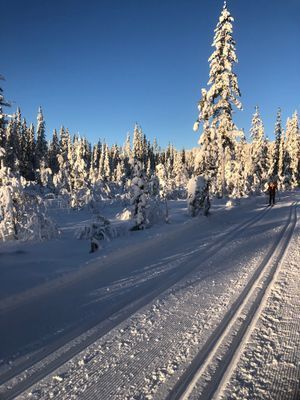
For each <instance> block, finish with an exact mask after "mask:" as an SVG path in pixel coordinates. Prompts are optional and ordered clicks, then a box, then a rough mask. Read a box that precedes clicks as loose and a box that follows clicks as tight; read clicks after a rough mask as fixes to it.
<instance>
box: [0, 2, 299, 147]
mask: <svg viewBox="0 0 300 400" xmlns="http://www.w3.org/2000/svg"><path fill="white" fill-rule="evenodd" d="M0 4H1V39H2V40H1V42H2V51H1V58H0V60H1V61H0V74H2V75H4V76H5V78H6V82H4V83H3V84H2V86H3V89H4V94H5V96H6V98H7V99H9V100H12V101H13V102H14V104H13V109H15V108H16V107H17V106H20V108H21V110H22V113H23V115H24V116H25V117H26V119H27V121H28V122H36V113H37V109H38V106H39V105H41V106H42V108H43V111H44V115H45V119H46V125H47V133H48V135H50V134H51V133H52V130H53V128H55V127H56V128H59V127H60V126H61V125H62V124H63V125H65V127H68V128H69V129H70V131H71V132H72V133H76V132H79V133H80V134H81V135H84V136H86V137H87V138H88V139H89V140H90V141H91V142H93V143H94V142H96V141H97V140H98V138H106V140H107V142H108V143H109V144H110V145H111V144H113V143H115V142H117V143H118V144H123V142H124V140H125V136H126V133H127V131H132V130H133V126H134V123H135V122H136V121H137V122H138V123H140V124H141V126H142V128H143V130H144V132H145V133H146V135H147V137H148V138H150V139H153V138H154V137H157V139H158V142H159V144H160V145H162V146H166V145H167V143H168V142H169V141H170V142H171V143H173V144H174V145H175V146H176V147H178V148H181V147H185V148H191V147H194V146H197V141H198V133H196V134H195V133H194V132H193V130H192V126H193V123H194V121H195V119H196V117H197V108H196V106H197V101H198V100H199V97H200V89H201V88H202V87H205V86H206V83H207V81H208V62H207V59H208V57H209V56H210V54H211V52H212V50H213V49H212V48H211V43H212V40H213V33H214V32H213V31H214V29H215V26H216V23H217V21H218V17H219V14H220V11H221V9H222V5H223V1H222V0H98V1H96V0H95V1H94V0H85V1H83V0H80V1H79V0H52V1H50V0H48V1H42V0H38V1H37V0H14V1H7V0H5V1H4V0H0ZM228 8H229V10H230V11H231V14H232V15H233V17H234V18H235V22H234V38H235V40H236V42H237V55H238V58H239V64H238V65H237V66H236V69H235V72H236V73H237V74H238V78H239V85H240V89H241V92H242V99H241V100H242V102H243V106H244V111H242V112H240V111H237V112H236V114H235V115H234V120H235V122H236V124H237V125H238V127H239V128H244V129H245V131H246V133H247V132H248V131H249V128H250V122H251V116H252V114H253V111H254V106H255V105H256V104H258V105H259V106H260V109H261V114H262V117H263V120H264V123H265V127H266V133H267V134H268V136H269V137H270V138H273V130H274V123H275V118H276V111H277V107H278V106H280V107H281V108H282V111H283V121H284V123H285V121H286V118H287V117H288V116H290V115H291V114H292V113H293V112H294V111H295V109H298V111H300V95H299V93H300V68H299V64H300V45H299V43H300V22H299V21H300V1H299V0H285V1H282V0H252V1H246V0H228Z"/></svg>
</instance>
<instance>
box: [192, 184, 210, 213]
mask: <svg viewBox="0 0 300 400" xmlns="http://www.w3.org/2000/svg"><path fill="white" fill-rule="evenodd" d="M187 189H188V196H187V207H188V213H189V215H191V216H192V217H195V216H197V215H198V214H199V212H200V210H202V211H203V214H204V215H208V212H209V208H210V201H209V183H208V181H207V180H206V179H205V178H204V177H203V176H196V177H192V178H191V179H190V180H189V182H188V185H187Z"/></svg>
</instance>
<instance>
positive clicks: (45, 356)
mask: <svg viewBox="0 0 300 400" xmlns="http://www.w3.org/2000/svg"><path fill="white" fill-rule="evenodd" d="M270 209H271V208H270V207H264V208H263V209H262V210H261V211H260V213H259V214H258V215H256V216H254V217H251V218H249V219H248V220H246V221H245V222H243V223H242V224H240V225H239V226H238V227H234V228H232V229H229V230H228V231H226V232H224V233H223V234H222V235H221V237H220V238H218V242H217V243H212V245H211V246H210V247H209V248H204V249H203V248H202V247H201V246H200V248H199V250H198V251H202V250H203V258H202V260H201V261H200V262H199V261H198V262H197V264H196V265H192V268H191V267H190V268H188V269H187V270H186V271H185V272H184V273H182V270H181V271H180V270H179V272H181V273H179V274H178V266H177V268H175V271H172V269H171V273H170V276H168V277H167V278H168V279H167V281H166V282H165V284H164V285H163V286H162V287H159V288H158V289H155V290H153V291H151V292H150V293H147V294H146V295H145V296H143V297H140V298H139V299H138V300H136V301H134V302H130V303H129V304H126V305H125V306H124V307H123V308H121V309H120V310H119V311H117V312H116V313H115V314H113V315H112V316H110V317H109V318H108V319H107V320H105V321H102V322H100V323H95V325H94V328H90V329H88V330H86V329H85V330H83V331H82V332H80V333H78V334H77V335H76V336H75V337H72V336H71V337H67V338H66V337H63V338H61V340H58V341H57V342H56V343H54V344H53V345H52V346H49V348H48V349H46V350H45V351H42V354H37V355H36V356H34V357H32V358H31V359H30V361H27V362H25V363H24V364H22V365H21V366H17V368H16V370H11V371H8V372H5V373H4V374H2V375H1V376H0V388H1V386H2V385H5V384H8V383H9V381H10V380H12V379H14V378H17V377H18V376H21V375H22V373H24V372H25V371H27V372H28V370H29V369H30V368H32V367H33V368H34V371H33V372H32V374H30V373H29V375H28V376H26V377H25V378H23V379H22V380H21V381H20V382H19V383H17V384H16V385H15V386H13V387H12V388H11V389H10V390H5V391H3V392H2V394H0V398H1V400H11V399H14V398H15V397H16V396H18V395H20V394H22V393H23V392H24V391H26V390H27V389H29V388H30V387H31V386H33V385H34V384H35V383H37V382H38V381H40V380H41V379H43V378H44V377H45V376H47V375H49V374H50V373H51V372H53V371H54V370H56V369H57V368H59V367H60V366H62V365H63V364H64V363H66V362H67V361H69V360H70V359H71V358H72V357H74V356H75V355H77V354H78V353H80V352H81V351H82V350H83V349H85V348H86V347H88V346H89V345H90V344H92V343H94V342H95V341H96V340H97V339H100V338H101V337H103V336H104V335H105V334H106V333H108V332H109V331H110V330H112V329H113V328H114V327H116V326H117V325H119V324H120V323H121V322H123V321H124V320H125V319H127V318H128V317H130V316H131V315H133V314H134V313H135V312H137V311H138V310H140V309H141V308H143V307H145V306H146V305H147V304H149V303H150V302H151V301H153V300H154V299H155V298H156V297H157V296H159V295H160V294H162V293H163V292H165V291H166V290H168V289H169V288H170V287H172V286H173V285H174V284H176V283H178V282H179V281H180V280H181V279H182V278H183V277H185V276H187V275H188V274H189V273H191V272H192V271H194V270H195V269H196V268H197V267H199V266H200V265H202V263H203V262H206V261H207V260H208V259H210V258H211V257H212V256H214V255H215V254H216V253H217V252H219V251H220V250H221V249H222V248H223V246H224V245H225V244H227V243H229V242H231V241H232V240H233V239H234V238H235V237H236V236H237V235H238V234H240V232H242V231H244V230H245V229H247V228H249V227H250V226H252V225H254V224H256V223H257V222H258V221H260V220H261V219H262V218H263V217H264V216H265V215H266V214H267V213H268V212H269V211H270ZM194 254H195V253H193V254H192V255H194ZM192 255H188V256H187V257H184V256H183V257H182V261H181V263H182V262H184V261H187V260H189V258H191V257H192ZM171 262H172V261H171ZM181 263H179V265H180V264H181ZM168 264H170V262H167V263H165V264H163V265H164V266H166V265H168ZM160 266H162V265H160ZM168 272H170V271H167V273H168ZM176 272H177V274H176ZM97 325H99V328H98V329H96V328H97ZM93 329H95V332H93V333H92V334H91V335H88V337H87V338H86V337H85V338H84V339H83V340H82V341H79V340H80V336H81V335H85V334H86V333H87V332H88V331H89V330H93ZM78 341H79V342H78ZM64 347H66V349H65V351H64V352H63V353H61V351H62V350H63V348H64ZM56 352H57V353H58V354H55V353H56Z"/></svg>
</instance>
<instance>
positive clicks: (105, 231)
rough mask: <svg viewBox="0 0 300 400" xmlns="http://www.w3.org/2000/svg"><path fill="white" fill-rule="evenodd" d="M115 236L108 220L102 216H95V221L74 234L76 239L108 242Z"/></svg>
mask: <svg viewBox="0 0 300 400" xmlns="http://www.w3.org/2000/svg"><path fill="white" fill-rule="evenodd" d="M115 236H116V232H115V230H114V228H113V227H112V226H111V224H110V222H109V220H108V219H106V218H104V217H103V216H102V215H97V216H96V219H95V220H93V221H91V223H90V224H89V225H86V226H83V227H81V228H79V229H78V230H77V231H76V232H75V237H76V239H83V240H88V239H90V240H94V239H95V240H97V241H99V240H104V239H105V240H110V239H112V238H114V237H115Z"/></svg>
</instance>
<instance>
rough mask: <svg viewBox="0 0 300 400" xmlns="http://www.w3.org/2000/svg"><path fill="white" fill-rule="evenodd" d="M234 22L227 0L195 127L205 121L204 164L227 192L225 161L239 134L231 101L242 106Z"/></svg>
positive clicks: (231, 153)
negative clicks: (236, 67)
mask: <svg viewBox="0 0 300 400" xmlns="http://www.w3.org/2000/svg"><path fill="white" fill-rule="evenodd" d="M232 22H233V18H232V16H231V15H230V12H229V11H228V8H227V4H226V1H225V2H224V7H223V10H222V12H221V15H220V17H219V22H218V24H217V27H216V29H215V36H214V41H213V46H214V47H215V51H214V52H213V54H212V55H211V56H210V58H209V60H208V61H209V63H210V74H209V81H208V85H209V86H210V88H209V89H208V90H206V89H202V98H201V100H200V102H199V105H198V109H199V117H198V119H197V121H196V123H195V124H194V130H197V129H198V127H199V124H200V123H201V122H203V131H202V135H203V136H204V137H203V138H201V139H200V144H201V145H202V146H203V150H202V156H203V157H205V158H206V160H205V161H204V162H202V168H204V167H205V168H207V171H206V174H207V175H208V177H209V178H210V179H211V180H213V181H214V180H215V181H216V185H215V186H216V187H217V191H218V192H219V194H220V195H224V193H225V189H226V183H225V164H226V162H227V161H228V159H230V158H232V157H233V156H234V150H235V144H236V138H237V136H238V134H239V133H238V131H237V129H236V127H235V125H234V123H233V120H232V105H235V106H236V107H237V108H238V109H241V108H242V105H241V103H240V101H239V97H240V90H239V87H238V80H237V76H236V74H235V73H234V72H233V66H234V64H235V63H237V61H238V60H237V57H236V53H235V41H234V40H233V37H232V31H233V30H232ZM216 155H217V157H216ZM214 157H216V159H214ZM200 165H201V163H200Z"/></svg>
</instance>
